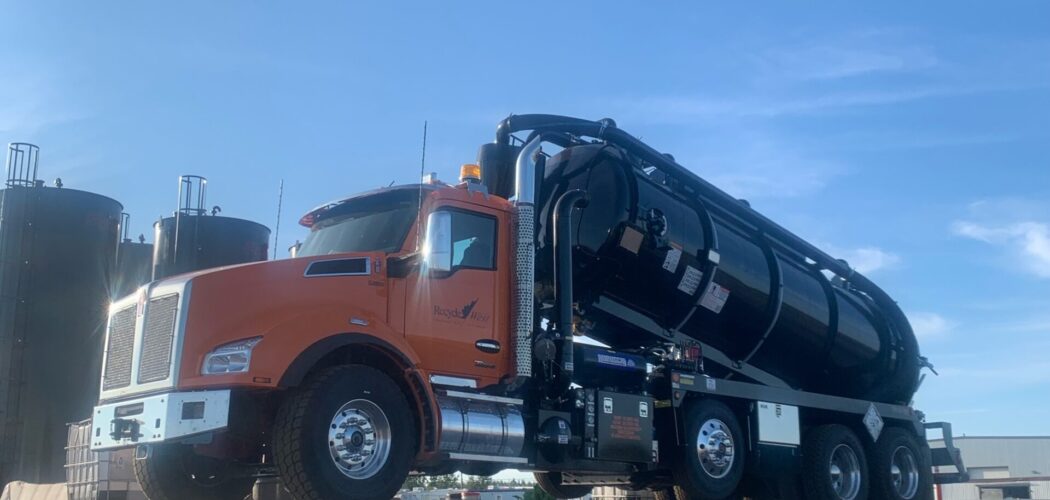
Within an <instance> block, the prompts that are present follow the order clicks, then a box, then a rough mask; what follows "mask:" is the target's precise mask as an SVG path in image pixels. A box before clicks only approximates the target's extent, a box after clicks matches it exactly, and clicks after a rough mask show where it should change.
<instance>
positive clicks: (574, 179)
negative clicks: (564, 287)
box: [537, 143, 920, 403]
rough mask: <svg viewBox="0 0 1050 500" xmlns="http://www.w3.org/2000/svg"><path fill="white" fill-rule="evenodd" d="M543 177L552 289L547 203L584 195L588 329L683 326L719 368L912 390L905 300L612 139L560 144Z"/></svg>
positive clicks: (849, 391) (580, 278)
mask: <svg viewBox="0 0 1050 500" xmlns="http://www.w3.org/2000/svg"><path fill="white" fill-rule="evenodd" d="M542 177H543V181H542V183H541V184H540V190H539V197H538V203H537V206H538V208H539V209H540V210H539V214H538V216H537V219H538V221H537V222H538V224H539V227H540V230H539V234H538V238H539V253H538V261H537V265H538V267H539V269H538V271H539V272H538V273H537V276H540V277H541V278H540V280H541V283H540V286H539V289H540V290H548V291H549V290H553V288H554V283H553V282H551V281H549V280H550V279H551V277H553V276H554V273H553V272H551V271H552V267H551V266H552V258H553V257H552V251H551V246H552V245H550V242H551V241H552V234H551V231H552V228H551V225H550V223H549V221H550V215H551V213H552V210H553V204H554V202H555V201H556V200H557V199H558V197H559V196H561V194H562V193H565V192H566V191H568V190H571V189H583V190H586V191H587V192H588V193H590V205H589V206H587V207H586V208H584V209H582V210H579V211H577V212H576V215H575V219H574V223H573V227H574V228H576V234H575V238H576V247H575V249H574V255H573V258H574V298H575V300H576V301H577V303H578V304H579V312H580V318H581V320H582V321H581V322H580V323H579V327H580V328H581V329H582V330H583V332H584V333H586V334H587V335H589V336H591V337H594V338H596V339H598V340H601V341H603V342H605V343H607V344H609V345H610V346H612V347H613V348H618V349H630V348H638V347H645V346H646V345H655V344H657V343H659V342H666V341H668V340H671V339H674V338H675V337H677V336H680V335H683V334H684V335H685V336H688V337H691V338H693V339H696V340H699V341H700V342H702V343H703V345H704V346H705V348H706V350H705V357H707V358H708V359H709V360H713V361H716V362H715V363H711V362H710V361H709V363H708V364H707V365H708V368H709V371H716V372H720V373H717V375H720V376H725V377H730V378H737V379H743V380H749V381H754V382H760V383H767V384H770V385H778V386H785V387H792V388H796V389H801V390H806V391H812V392H820V393H825V394H832V395H837V396H843V397H853V398H864V399H871V400H876V401H884V402H898V403H899V402H907V401H908V400H910V398H911V396H912V395H913V394H914V392H915V389H916V386H917V373H918V370H919V363H920V361H919V352H918V345H917V342H916V340H915V337H914V335H913V333H912V331H911V328H910V326H908V325H907V320H906V319H904V316H903V314H901V313H900V311H899V309H896V310H890V308H889V307H885V306H884V307H880V306H879V305H878V304H877V302H876V301H874V300H873V299H872V298H871V297H870V296H869V295H868V294H865V293H861V292H859V291H857V290H855V289H854V288H853V287H851V286H850V285H849V284H848V283H847V282H846V281H845V280H843V279H840V278H832V279H829V278H828V277H826V276H825V274H823V273H822V272H821V270H820V268H819V267H818V266H816V265H815V264H814V262H813V261H811V260H809V259H807V257H806V256H805V255H802V254H801V253H794V252H790V251H785V250H783V249H780V250H778V249H777V248H778V247H776V246H774V245H771V244H770V241H769V239H768V238H767V236H766V234H764V233H763V231H761V229H760V228H758V227H755V226H753V225H751V224H749V223H747V222H745V221H744V220H742V219H740V218H737V217H733V216H732V215H731V214H732V212H731V211H727V210H720V209H719V208H721V207H718V206H717V205H716V204H715V203H716V202H714V201H712V200H710V199H705V198H704V197H702V196H698V195H696V194H695V193H693V192H691V190H690V189H688V187H687V186H685V185H682V184H679V183H678V182H676V180H675V179H673V178H671V177H668V176H665V175H663V174H662V173H661V171H660V170H657V169H653V168H645V165H642V164H640V163H639V162H638V161H637V160H636V159H635V158H633V157H632V156H630V155H629V154H627V153H626V152H625V151H624V150H623V149H621V148H619V147H617V146H614V145H611V144H607V143H596V144H582V145H572V146H570V147H567V148H565V149H563V150H562V151H561V152H560V153H558V154H557V155H555V156H553V157H552V158H550V159H549V160H547V162H546V167H545V171H544V172H543V173H542ZM721 202H724V201H721ZM731 203H741V204H744V203H745V202H743V201H736V200H733V201H731ZM737 208H739V207H737ZM748 210H750V209H748ZM544 280H547V281H544ZM541 295H542V292H541ZM892 308H896V306H895V305H892Z"/></svg>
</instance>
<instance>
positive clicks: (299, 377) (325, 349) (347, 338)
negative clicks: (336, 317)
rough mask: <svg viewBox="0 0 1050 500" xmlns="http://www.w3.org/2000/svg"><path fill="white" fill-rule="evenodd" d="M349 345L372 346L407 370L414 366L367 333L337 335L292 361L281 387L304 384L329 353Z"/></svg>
mask: <svg viewBox="0 0 1050 500" xmlns="http://www.w3.org/2000/svg"><path fill="white" fill-rule="evenodd" d="M349 345H370V346H374V347H378V348H380V349H382V350H383V351H384V352H386V353H387V354H390V355H391V356H393V357H394V358H396V359H397V360H398V361H400V362H401V365H402V366H404V367H405V368H412V367H413V366H414V364H413V363H412V360H410V359H409V358H408V356H405V354H404V353H403V352H401V351H400V350H398V349H397V348H396V347H394V346H393V344H391V343H389V342H387V341H385V340H383V339H381V338H379V337H375V336H373V335H369V334H367V333H354V332H347V333H337V334H335V335H332V336H330V337H325V338H323V339H321V340H318V341H317V342H314V343H313V344H312V345H310V347H307V348H306V350H304V351H303V352H301V353H299V356H297V357H296V358H295V360H294V361H292V364H291V365H289V366H288V369H287V370H285V371H284V375H281V380H280V382H278V384H277V385H278V386H279V387H283V388H288V387H294V386H297V385H299V384H301V383H302V382H303V379H305V378H306V374H307V373H310V369H311V368H313V367H314V365H316V364H317V362H318V361H321V359H322V358H324V357H325V356H327V355H328V354H329V353H331V352H333V351H335V350H336V349H339V348H341V347H346V346H349Z"/></svg>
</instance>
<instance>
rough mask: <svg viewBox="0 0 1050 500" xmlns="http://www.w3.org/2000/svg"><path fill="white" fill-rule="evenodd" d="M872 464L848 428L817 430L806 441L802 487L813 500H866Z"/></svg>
mask: <svg viewBox="0 0 1050 500" xmlns="http://www.w3.org/2000/svg"><path fill="white" fill-rule="evenodd" d="M869 482H870V478H869V476H868V463H867V460H866V459H865V457H864V447H863V446H861V444H860V440H859V439H857V436H856V434H854V433H853V431H851V430H849V428H847V427H846V426H843V425H838V424H833V425H822V426H819V427H815V428H813V429H812V430H810V431H809V432H808V433H806V436H805V438H804V439H803V440H802V484H803V491H805V492H806V498H808V499H813V500H866V499H867V498H868V487H869V486H868V485H869Z"/></svg>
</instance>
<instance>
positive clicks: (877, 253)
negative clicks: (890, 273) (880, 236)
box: [832, 246, 901, 274]
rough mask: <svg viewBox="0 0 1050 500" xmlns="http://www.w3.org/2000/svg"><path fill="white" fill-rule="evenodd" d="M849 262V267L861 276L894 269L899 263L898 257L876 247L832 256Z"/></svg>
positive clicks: (846, 251)
mask: <svg viewBox="0 0 1050 500" xmlns="http://www.w3.org/2000/svg"><path fill="white" fill-rule="evenodd" d="M832 255H833V256H836V257H838V258H840V259H845V260H846V262H849V265H850V267H852V268H853V269H855V270H856V271H857V272H859V273H861V274H869V273H873V272H875V271H879V270H882V269H888V268H893V267H896V266H897V265H898V264H900V262H901V258H900V256H899V255H897V254H895V253H892V252H887V251H886V250H883V249H881V248H878V247H870V246H869V247H860V248H852V249H848V250H843V251H840V252H836V253H834V254H832Z"/></svg>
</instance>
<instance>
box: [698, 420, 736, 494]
mask: <svg viewBox="0 0 1050 500" xmlns="http://www.w3.org/2000/svg"><path fill="white" fill-rule="evenodd" d="M735 453H736V447H735V446H734V444H733V433H732V432H731V431H730V430H729V426H727V425H726V424H725V422H723V421H721V420H719V419H717V418H712V419H709V420H707V421H705V422H704V423H703V424H702V425H701V426H700V432H699V433H698V434H697V436H696V454H697V458H699V459H700V467H701V468H702V469H703V470H704V473H705V474H707V475H708V476H711V477H713V478H715V479H721V478H723V477H725V476H726V475H727V474H729V470H730V469H731V468H732V466H733V460H734V456H735Z"/></svg>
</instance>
